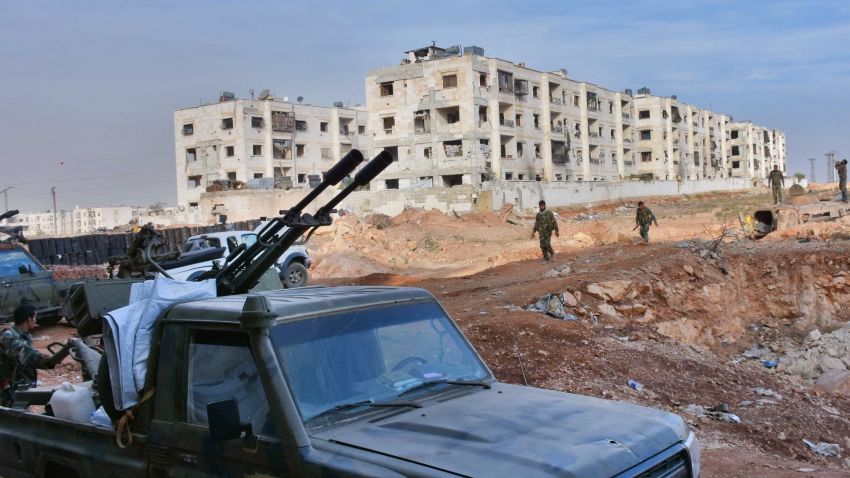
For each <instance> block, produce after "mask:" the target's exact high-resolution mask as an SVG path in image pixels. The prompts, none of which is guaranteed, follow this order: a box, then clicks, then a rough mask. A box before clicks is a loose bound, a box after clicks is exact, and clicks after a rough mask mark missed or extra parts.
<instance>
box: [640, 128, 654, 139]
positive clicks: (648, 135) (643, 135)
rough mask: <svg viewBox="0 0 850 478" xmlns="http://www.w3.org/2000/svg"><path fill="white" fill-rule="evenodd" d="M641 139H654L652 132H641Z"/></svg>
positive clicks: (645, 130)
mask: <svg viewBox="0 0 850 478" xmlns="http://www.w3.org/2000/svg"><path fill="white" fill-rule="evenodd" d="M640 139H652V130H648V129H644V130H641V132H640Z"/></svg>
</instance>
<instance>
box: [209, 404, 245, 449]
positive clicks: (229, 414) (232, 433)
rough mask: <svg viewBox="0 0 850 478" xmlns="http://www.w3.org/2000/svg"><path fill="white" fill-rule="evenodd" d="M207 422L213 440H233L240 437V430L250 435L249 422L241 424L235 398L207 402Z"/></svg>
mask: <svg viewBox="0 0 850 478" xmlns="http://www.w3.org/2000/svg"><path fill="white" fill-rule="evenodd" d="M207 423H208V424H209V429H210V439H211V440H213V441H226V440H233V439H234V438H239V437H241V436H242V432H246V433H247V434H248V435H251V424H250V423H248V424H245V425H243V424H242V421H241V420H240V419H239V405H238V404H237V403H236V399H235V398H231V399H230V400H222V401H219V402H210V403H208V404H207Z"/></svg>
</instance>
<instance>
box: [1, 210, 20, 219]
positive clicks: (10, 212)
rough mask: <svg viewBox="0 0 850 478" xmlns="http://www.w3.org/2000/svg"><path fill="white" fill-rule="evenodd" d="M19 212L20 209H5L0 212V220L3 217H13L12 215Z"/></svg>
mask: <svg viewBox="0 0 850 478" xmlns="http://www.w3.org/2000/svg"><path fill="white" fill-rule="evenodd" d="M19 212H20V211H18V210H17V209H12V210H10V211H6V212H4V213H3V214H0V221H2V220H3V219H9V218H10V217H13V216H17V215H18V213H19Z"/></svg>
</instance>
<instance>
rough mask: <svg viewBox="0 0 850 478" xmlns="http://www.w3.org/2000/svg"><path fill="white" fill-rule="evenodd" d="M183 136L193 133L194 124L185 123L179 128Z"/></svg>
mask: <svg viewBox="0 0 850 478" xmlns="http://www.w3.org/2000/svg"><path fill="white" fill-rule="evenodd" d="M181 131H182V133H183V136H190V135H193V134H195V125H194V124H192V123H187V124H184V125H183V129H182V130H181Z"/></svg>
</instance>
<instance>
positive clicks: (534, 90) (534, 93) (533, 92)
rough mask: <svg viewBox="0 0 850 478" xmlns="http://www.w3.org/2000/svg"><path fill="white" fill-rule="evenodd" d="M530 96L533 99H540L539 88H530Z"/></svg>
mask: <svg viewBox="0 0 850 478" xmlns="http://www.w3.org/2000/svg"><path fill="white" fill-rule="evenodd" d="M531 96H533V97H535V98H540V87H539V86H532V87H531Z"/></svg>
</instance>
